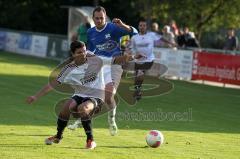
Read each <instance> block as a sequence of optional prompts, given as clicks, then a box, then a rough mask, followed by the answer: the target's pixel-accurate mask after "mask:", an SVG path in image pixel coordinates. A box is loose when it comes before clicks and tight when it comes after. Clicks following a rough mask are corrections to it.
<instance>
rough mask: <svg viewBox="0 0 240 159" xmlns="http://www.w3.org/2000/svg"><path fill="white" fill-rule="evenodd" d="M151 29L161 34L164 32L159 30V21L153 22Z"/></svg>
mask: <svg viewBox="0 0 240 159" xmlns="http://www.w3.org/2000/svg"><path fill="white" fill-rule="evenodd" d="M151 31H152V32H154V33H157V34H160V35H161V34H162V33H161V32H160V30H159V25H158V23H157V22H153V23H152V27H151Z"/></svg>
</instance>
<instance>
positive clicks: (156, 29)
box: [150, 22, 163, 47]
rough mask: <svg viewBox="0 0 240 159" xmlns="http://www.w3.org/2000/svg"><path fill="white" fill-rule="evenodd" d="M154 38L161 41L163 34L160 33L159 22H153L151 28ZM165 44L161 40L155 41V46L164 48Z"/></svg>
mask: <svg viewBox="0 0 240 159" xmlns="http://www.w3.org/2000/svg"><path fill="white" fill-rule="evenodd" d="M150 32H151V33H152V35H153V36H155V39H161V35H162V33H161V32H160V31H159V25H158V23H157V22H153V23H152V26H151V31H150ZM162 45H163V42H162V41H161V40H156V41H154V46H159V47H160V46H162Z"/></svg>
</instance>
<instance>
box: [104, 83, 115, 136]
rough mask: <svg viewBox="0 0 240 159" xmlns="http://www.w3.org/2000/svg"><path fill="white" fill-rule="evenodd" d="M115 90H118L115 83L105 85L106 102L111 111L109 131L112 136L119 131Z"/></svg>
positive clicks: (109, 114) (109, 113)
mask: <svg viewBox="0 0 240 159" xmlns="http://www.w3.org/2000/svg"><path fill="white" fill-rule="evenodd" d="M115 91H116V90H115V87H114V84H113V83H108V84H107V85H106V86H105V102H106V104H107V105H108V108H109V109H110V111H109V112H108V124H109V132H110V134H111V135H112V136H114V135H116V134H117V131H118V127H117V124H116V121H115V116H116V108H117V105H116V101H115V99H114V95H115Z"/></svg>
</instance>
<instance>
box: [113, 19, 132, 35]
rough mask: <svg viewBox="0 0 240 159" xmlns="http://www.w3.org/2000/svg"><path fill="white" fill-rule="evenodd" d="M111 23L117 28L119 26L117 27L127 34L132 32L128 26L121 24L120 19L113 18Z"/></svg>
mask: <svg viewBox="0 0 240 159" xmlns="http://www.w3.org/2000/svg"><path fill="white" fill-rule="evenodd" d="M112 22H113V23H114V24H116V25H117V26H119V27H121V28H123V29H125V30H127V31H128V32H131V31H132V28H131V27H130V26H129V25H127V24H125V23H123V22H122V20H121V19H118V18H114V19H113V20H112Z"/></svg>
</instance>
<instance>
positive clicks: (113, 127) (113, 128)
mask: <svg viewBox="0 0 240 159" xmlns="http://www.w3.org/2000/svg"><path fill="white" fill-rule="evenodd" d="M109 132H110V134H111V135H112V136H115V135H117V132H118V127H117V124H116V123H115V122H113V123H111V124H110V125H109Z"/></svg>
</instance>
